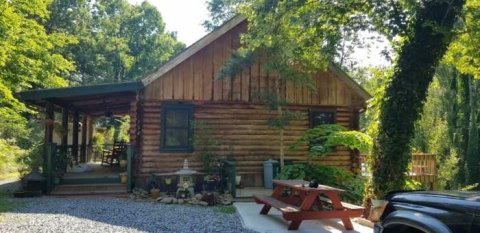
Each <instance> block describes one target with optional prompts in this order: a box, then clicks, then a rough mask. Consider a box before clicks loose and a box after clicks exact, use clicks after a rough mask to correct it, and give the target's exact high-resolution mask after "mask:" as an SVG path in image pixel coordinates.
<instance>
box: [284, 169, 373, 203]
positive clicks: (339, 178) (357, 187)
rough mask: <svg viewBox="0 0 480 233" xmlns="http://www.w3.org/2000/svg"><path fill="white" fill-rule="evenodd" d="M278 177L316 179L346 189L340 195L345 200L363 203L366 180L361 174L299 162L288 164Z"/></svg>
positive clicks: (321, 182)
mask: <svg viewBox="0 0 480 233" xmlns="http://www.w3.org/2000/svg"><path fill="white" fill-rule="evenodd" d="M277 178H278V179H300V180H316V181H318V183H320V184H323V185H328V186H333V187H336V188H340V189H343V190H345V192H343V193H341V194H340V196H341V198H342V200H343V201H346V202H350V203H354V204H362V200H363V196H364V189H365V187H364V184H365V180H364V178H363V177H361V176H355V175H354V174H353V173H351V172H349V171H347V170H345V169H342V168H338V167H331V166H323V165H319V164H308V163H299V164H293V165H287V166H285V168H284V169H283V171H282V172H281V173H280V174H279V175H278V176H277Z"/></svg>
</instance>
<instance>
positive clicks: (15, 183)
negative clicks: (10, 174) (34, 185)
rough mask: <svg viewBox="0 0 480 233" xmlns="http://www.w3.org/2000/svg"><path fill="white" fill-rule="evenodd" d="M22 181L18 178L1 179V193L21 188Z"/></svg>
mask: <svg viewBox="0 0 480 233" xmlns="http://www.w3.org/2000/svg"><path fill="white" fill-rule="evenodd" d="M20 187H21V183H20V180H19V179H18V178H11V179H5V180H0V193H11V192H15V191H17V190H18V189H20Z"/></svg>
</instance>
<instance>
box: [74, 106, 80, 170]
mask: <svg viewBox="0 0 480 233" xmlns="http://www.w3.org/2000/svg"><path fill="white" fill-rule="evenodd" d="M79 118H80V116H79V113H78V111H75V113H74V114H73V135H72V157H73V158H74V159H75V164H78V121H79Z"/></svg>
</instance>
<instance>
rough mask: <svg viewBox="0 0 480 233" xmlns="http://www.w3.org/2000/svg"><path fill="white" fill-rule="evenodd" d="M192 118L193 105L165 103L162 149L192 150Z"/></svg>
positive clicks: (162, 120) (175, 150)
mask: <svg viewBox="0 0 480 233" xmlns="http://www.w3.org/2000/svg"><path fill="white" fill-rule="evenodd" d="M192 120H193V105H191V104H165V105H163V106H162V119H161V122H162V128H161V130H160V132H161V135H160V137H161V138H160V151H173V152H192V151H193V146H192V139H193V126H192Z"/></svg>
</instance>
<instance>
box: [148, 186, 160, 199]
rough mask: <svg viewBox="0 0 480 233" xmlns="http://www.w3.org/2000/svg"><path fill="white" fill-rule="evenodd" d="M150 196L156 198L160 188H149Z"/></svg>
mask: <svg viewBox="0 0 480 233" xmlns="http://www.w3.org/2000/svg"><path fill="white" fill-rule="evenodd" d="M150 197H151V198H152V199H157V198H158V197H160V189H155V188H154V189H150Z"/></svg>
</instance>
